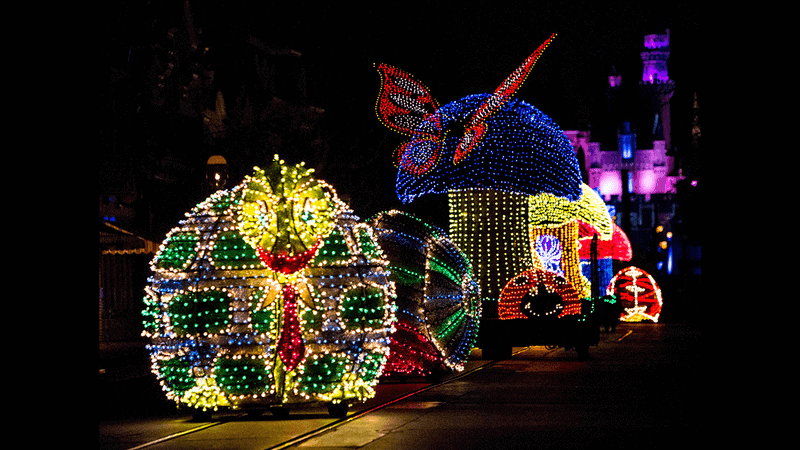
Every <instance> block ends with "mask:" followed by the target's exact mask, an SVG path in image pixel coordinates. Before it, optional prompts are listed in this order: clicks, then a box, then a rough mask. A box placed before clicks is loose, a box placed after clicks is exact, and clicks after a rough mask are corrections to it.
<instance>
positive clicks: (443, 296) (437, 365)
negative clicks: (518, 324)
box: [368, 211, 481, 377]
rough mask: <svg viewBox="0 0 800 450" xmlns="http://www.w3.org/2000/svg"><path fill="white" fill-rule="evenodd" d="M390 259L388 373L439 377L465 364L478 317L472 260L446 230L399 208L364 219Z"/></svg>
mask: <svg viewBox="0 0 800 450" xmlns="http://www.w3.org/2000/svg"><path fill="white" fill-rule="evenodd" d="M368 223H369V224H370V225H371V226H372V228H373V230H374V232H375V237H376V239H377V241H378V243H379V245H380V247H381V251H382V252H383V255H384V258H385V259H386V260H387V261H388V263H389V266H388V268H389V270H390V272H391V276H390V279H391V280H392V281H393V282H394V284H395V289H396V294H397V299H396V303H397V311H396V315H397V323H396V324H395V328H397V331H396V332H395V333H394V334H393V335H392V337H391V338H392V343H391V346H390V349H391V352H390V354H389V359H388V361H387V363H386V367H385V368H384V375H386V376H401V377H402V376H426V377H438V376H441V375H443V374H446V373H448V372H453V371H455V372H459V371H461V370H463V368H464V362H465V361H466V360H467V358H468V356H469V354H470V352H471V350H472V348H473V346H474V345H475V342H476V339H477V335H478V326H479V323H480V305H481V302H480V295H479V288H478V284H477V283H476V282H475V281H474V280H473V279H472V266H471V265H470V263H469V260H468V259H467V258H466V257H465V256H464V254H463V253H462V252H461V251H460V250H459V249H458V247H456V246H455V244H453V242H452V241H451V240H450V239H449V238H448V236H447V234H446V233H445V232H444V231H443V230H441V229H439V228H438V227H436V226H433V225H430V224H427V223H425V222H423V221H422V220H420V219H418V218H417V217H414V216H413V215H411V214H407V213H404V212H401V211H387V212H382V213H380V214H378V215H376V216H375V217H373V218H372V219H370V220H368Z"/></svg>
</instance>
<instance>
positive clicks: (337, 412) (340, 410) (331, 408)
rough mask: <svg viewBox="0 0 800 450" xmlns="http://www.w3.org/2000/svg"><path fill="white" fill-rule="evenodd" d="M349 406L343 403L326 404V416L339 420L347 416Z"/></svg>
mask: <svg viewBox="0 0 800 450" xmlns="http://www.w3.org/2000/svg"><path fill="white" fill-rule="evenodd" d="M348 408H349V405H348V404H347V403H344V402H339V403H328V414H329V415H330V416H331V417H334V418H337V419H338V418H341V417H344V416H346V415H347V409H348Z"/></svg>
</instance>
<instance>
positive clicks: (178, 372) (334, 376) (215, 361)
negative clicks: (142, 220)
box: [144, 156, 395, 416]
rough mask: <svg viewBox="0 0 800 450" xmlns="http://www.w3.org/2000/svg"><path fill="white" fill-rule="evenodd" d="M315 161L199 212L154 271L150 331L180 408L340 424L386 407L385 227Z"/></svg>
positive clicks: (388, 296) (256, 180) (389, 312)
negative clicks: (376, 230)
mask: <svg viewBox="0 0 800 450" xmlns="http://www.w3.org/2000/svg"><path fill="white" fill-rule="evenodd" d="M312 172H313V169H307V168H305V167H304V166H303V165H302V164H299V165H296V166H289V165H285V164H284V163H283V161H281V160H280V159H279V158H278V157H277V156H276V157H275V160H274V161H272V163H271V164H270V165H268V166H267V167H266V168H264V169H260V168H255V171H254V173H253V175H251V176H248V177H247V178H246V179H245V180H244V182H243V183H241V184H240V185H238V186H236V187H234V188H233V189H230V190H224V191H218V192H217V193H215V194H213V195H211V196H210V197H209V198H208V199H206V200H205V201H203V202H202V203H200V204H198V205H197V206H196V207H195V208H194V209H192V210H191V211H190V212H189V213H187V214H186V218H185V219H184V220H183V221H181V222H180V224H179V225H178V226H177V227H176V228H174V229H173V230H172V231H170V232H169V233H168V235H167V237H166V239H165V240H164V242H163V244H162V246H161V249H160V251H159V252H158V253H157V254H156V256H155V257H154V259H153V261H152V262H151V268H152V271H153V275H152V277H151V279H150V285H149V286H148V287H147V288H146V292H147V296H146V298H145V304H146V306H145V310H144V315H145V331H144V334H145V335H146V336H147V337H149V338H150V339H151V343H150V345H149V349H150V352H151V360H152V371H153V373H154V374H155V375H156V376H157V377H158V379H159V380H160V382H161V385H162V387H163V390H164V391H165V392H166V395H167V397H168V398H171V399H173V400H175V401H176V403H177V404H178V405H179V406H186V407H190V408H192V409H193V411H194V412H195V413H196V415H198V416H205V415H207V414H209V413H210V411H215V410H217V409H219V408H221V407H229V408H234V409H246V410H248V411H261V410H264V409H270V410H271V411H273V412H274V413H276V414H282V413H285V412H286V411H287V410H288V409H287V408H288V406H289V405H293V404H302V403H315V402H319V403H325V404H327V405H328V409H329V412H330V413H331V415H333V416H342V415H344V414H346V412H347V407H348V405H349V404H350V403H352V402H356V401H364V400H366V399H368V398H371V397H372V396H374V389H373V387H374V385H375V384H376V383H377V382H378V379H379V377H380V375H381V371H382V370H383V367H384V364H385V362H386V358H387V356H388V354H389V343H390V341H389V336H390V334H391V332H392V331H393V323H394V321H395V313H394V285H393V283H392V282H391V281H390V280H389V272H388V270H387V267H386V266H387V262H386V261H385V260H384V259H383V257H382V255H381V252H380V248H379V246H378V243H377V242H376V240H375V237H374V235H373V232H372V228H371V227H370V226H369V225H367V224H365V223H359V222H358V218H357V217H355V216H354V215H353V214H352V212H350V211H349V210H348V208H347V206H346V205H345V204H344V203H343V202H342V201H340V200H339V199H338V197H337V196H336V193H335V191H334V190H333V188H331V187H330V186H329V185H327V184H326V183H324V182H323V181H320V180H317V179H315V178H313V176H312Z"/></svg>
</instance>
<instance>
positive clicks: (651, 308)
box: [607, 266, 663, 322]
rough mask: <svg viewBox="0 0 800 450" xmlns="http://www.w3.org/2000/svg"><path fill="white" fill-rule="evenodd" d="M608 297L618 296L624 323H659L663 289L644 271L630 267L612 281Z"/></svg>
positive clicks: (621, 271)
mask: <svg viewBox="0 0 800 450" xmlns="http://www.w3.org/2000/svg"><path fill="white" fill-rule="evenodd" d="M607 294H608V295H614V296H616V297H617V298H618V299H619V300H620V303H621V305H622V315H621V317H620V320H622V321H624V322H643V321H652V322H658V317H659V316H660V315H661V306H662V305H663V300H662V298H661V289H660V288H659V287H658V285H657V284H656V280H654V279H653V277H652V276H651V275H650V274H649V273H647V272H645V271H644V270H642V269H640V268H638V267H634V266H630V267H627V268H625V269H622V270H620V271H619V272H617V274H616V275H614V278H612V279H611V282H610V283H609V285H608V289H607Z"/></svg>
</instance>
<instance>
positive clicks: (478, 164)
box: [376, 35, 621, 358]
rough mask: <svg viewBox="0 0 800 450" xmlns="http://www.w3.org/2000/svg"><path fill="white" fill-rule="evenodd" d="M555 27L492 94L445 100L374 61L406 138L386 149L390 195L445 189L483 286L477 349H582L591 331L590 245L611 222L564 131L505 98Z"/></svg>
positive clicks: (495, 353)
mask: <svg viewBox="0 0 800 450" xmlns="http://www.w3.org/2000/svg"><path fill="white" fill-rule="evenodd" d="M554 37H555V35H553V36H551V37H550V38H549V39H547V40H546V41H545V42H544V43H543V44H542V45H541V46H540V47H539V48H537V49H536V51H535V52H534V53H533V54H531V55H530V56H529V57H528V58H527V59H526V60H525V61H524V62H523V64H522V65H521V66H520V67H518V68H517V69H516V70H514V71H513V72H512V73H511V75H510V76H509V77H508V78H507V79H506V80H505V81H503V82H502V83H501V84H500V85H499V86H498V87H497V88H496V89H495V90H494V92H492V93H491V94H474V95H468V96H466V97H463V98H461V99H459V100H456V101H453V102H450V103H447V104H445V105H443V106H440V105H439V103H438V102H437V101H436V100H435V98H434V97H433V95H432V93H431V91H430V90H429V89H428V87H427V86H426V85H425V84H423V83H422V82H420V81H419V80H417V79H416V78H415V77H414V76H412V75H411V74H408V73H406V72H404V71H402V70H400V69H398V68H396V67H393V66H389V65H386V64H379V65H376V68H377V70H378V73H379V75H380V77H381V87H380V91H379V95H378V100H377V102H376V113H377V115H378V118H379V120H380V121H381V122H382V123H383V124H384V125H385V126H387V127H388V128H390V129H392V130H394V131H396V132H398V133H401V134H403V135H405V136H406V137H407V139H406V140H405V142H404V143H403V144H402V145H401V146H400V147H399V148H398V149H397V150H396V153H395V155H396V165H397V167H398V174H397V181H396V191H397V195H398V198H399V199H400V200H401V201H402V202H403V203H411V202H414V201H415V200H416V199H418V198H419V197H421V196H424V195H428V194H445V195H447V198H448V206H449V229H448V234H449V236H450V238H451V239H452V240H453V242H454V243H455V245H456V246H457V247H458V248H460V249H461V251H463V252H464V254H465V255H466V257H467V258H468V259H469V261H470V262H471V264H472V266H473V270H474V277H475V280H476V282H477V283H478V285H479V288H480V292H481V297H482V298H481V302H482V303H481V308H482V316H481V320H480V334H479V336H478V341H477V345H478V347H480V348H481V349H482V350H483V352H484V358H486V357H487V356H488V357H490V358H503V357H507V356H510V354H511V347H512V346H527V345H552V346H562V347H564V348H567V349H570V348H574V349H575V350H577V351H578V353H579V356H581V357H586V356H587V352H588V347H589V346H591V345H596V344H597V342H598V340H599V323H598V317H599V314H600V313H599V311H600V309H601V307H602V300H601V298H600V297H601V295H602V294H601V292H602V291H603V289H602V288H603V287H604V286H605V285H604V284H602V283H603V281H602V279H608V278H609V276H608V274H607V272H608V270H609V269H608V268H609V266H608V265H607V263H606V261H603V260H605V259H607V258H606V257H603V258H599V256H598V251H599V250H598V249H599V248H604V246H606V247H607V246H608V245H610V244H604V242H613V241H614V237H615V234H614V230H615V228H614V226H613V223H612V221H611V218H610V216H609V214H608V211H607V210H606V208H605V205H604V204H603V202H602V199H600V197H599V196H598V195H597V194H596V193H595V192H594V191H592V190H591V189H589V188H588V186H585V185H584V184H583V183H582V181H581V173H580V168H579V164H578V159H577V156H576V154H575V152H574V150H573V148H572V145H571V143H570V141H569V139H568V138H567V137H566V135H565V134H564V133H563V131H562V130H561V129H560V128H559V126H558V125H557V124H556V123H555V122H554V121H553V120H552V119H551V118H550V117H548V116H547V115H545V114H544V113H543V112H542V111H540V110H539V109H537V108H536V107H534V106H533V105H531V104H528V103H526V102H524V101H521V100H517V99H515V98H513V97H514V94H515V92H516V91H517V90H518V89H519V87H520V86H521V84H522V83H523V81H524V80H525V79H526V77H527V76H528V74H529V73H530V71H531V69H532V68H533V66H534V64H535V63H536V62H537V60H538V59H539V57H540V56H541V54H542V52H543V51H544V50H545V48H546V47H548V45H549V44H550V43H551V41H552V40H553V39H554ZM617 236H618V237H620V238H621V236H619V235H617ZM584 256H585V257H584ZM601 265H602V269H601V267H600V266H601ZM584 266H585V269H584V268H583V267H584ZM601 272H602V276H601ZM556 297H558V298H559V299H560V300H558V301H557V302H555V303H558V304H557V305H556V304H552V305H551V303H553V302H554V301H555V299H556ZM538 303H541V305H538ZM524 305H527V306H524ZM548 305H549V306H548ZM523 306H524V307H523ZM535 311H539V313H536V312H535ZM545 330H550V331H545Z"/></svg>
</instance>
